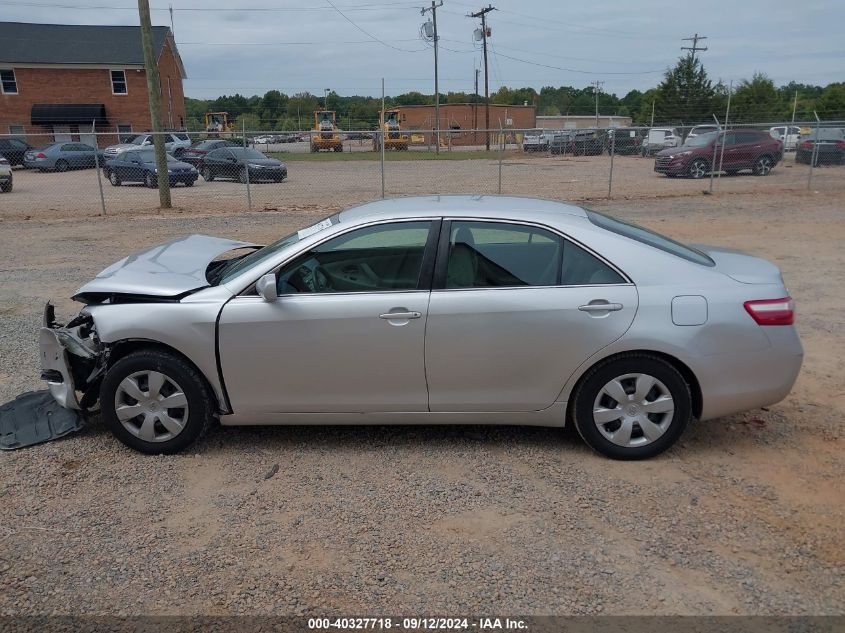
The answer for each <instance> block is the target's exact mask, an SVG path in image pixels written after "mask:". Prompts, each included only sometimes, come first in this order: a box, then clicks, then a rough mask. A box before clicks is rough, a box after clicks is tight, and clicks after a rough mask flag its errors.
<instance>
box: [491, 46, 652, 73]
mask: <svg viewBox="0 0 845 633" xmlns="http://www.w3.org/2000/svg"><path fill="white" fill-rule="evenodd" d="M496 55H497V56H499V57H504V58H505V59H511V60H513V61H515V62H522V63H523V64H531V65H532V66H540V67H541V68H551V69H552V70H562V71H565V72H568V73H580V74H582V75H654V74H658V73H662V72H663V70H641V71H636V72H635V71H613V72H611V71H604V72H597V71H594V70H578V69H576V68H564V67H562V66H552V65H551V64H541V63H540V62H532V61H529V60H527V59H520V58H519V57H512V56H511V55H505V54H504V53H499V52H498V51H497V52H496Z"/></svg>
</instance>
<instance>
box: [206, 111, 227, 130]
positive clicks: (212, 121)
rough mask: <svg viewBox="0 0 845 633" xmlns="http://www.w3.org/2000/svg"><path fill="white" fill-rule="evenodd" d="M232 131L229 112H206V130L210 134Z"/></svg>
mask: <svg viewBox="0 0 845 633" xmlns="http://www.w3.org/2000/svg"><path fill="white" fill-rule="evenodd" d="M231 131H232V129H231V128H230V127H229V113H228V112H206V113H205V132H206V134H208V136H220V135H221V134H229V133H231Z"/></svg>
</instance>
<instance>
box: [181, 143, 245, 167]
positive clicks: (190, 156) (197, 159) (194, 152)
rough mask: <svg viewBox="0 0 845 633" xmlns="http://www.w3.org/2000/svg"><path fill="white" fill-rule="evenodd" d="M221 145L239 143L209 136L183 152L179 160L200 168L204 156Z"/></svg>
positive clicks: (228, 145)
mask: <svg viewBox="0 0 845 633" xmlns="http://www.w3.org/2000/svg"><path fill="white" fill-rule="evenodd" d="M220 147H237V143H235V142H233V141H230V140H227V139H222V138H209V139H205V140H204V141H197V142H196V143H194V144H193V145H191V146H190V147H189V148H188V149H186V150H185V151H183V152H182V155H181V156H180V157H179V160H181V161H182V162H183V163H190V164H191V165H193V166H194V167H197V168H199V165H200V163H201V162H202V159H203V156H205V155H206V154H208V153H209V152H210V151H211V150H215V149H218V148H220Z"/></svg>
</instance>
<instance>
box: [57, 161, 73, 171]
mask: <svg viewBox="0 0 845 633" xmlns="http://www.w3.org/2000/svg"><path fill="white" fill-rule="evenodd" d="M68 167H70V165H69V164H68V162H67V161H66V160H64V159H63V158H60V159H59V160H57V161H56V171H67V170H68Z"/></svg>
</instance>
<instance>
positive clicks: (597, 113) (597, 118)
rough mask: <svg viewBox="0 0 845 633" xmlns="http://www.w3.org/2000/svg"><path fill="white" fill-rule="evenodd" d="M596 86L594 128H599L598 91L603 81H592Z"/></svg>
mask: <svg viewBox="0 0 845 633" xmlns="http://www.w3.org/2000/svg"><path fill="white" fill-rule="evenodd" d="M593 83H594V84H595V86H596V89H595V93H596V128H598V127H599V89H600V88H601V86H602V85H603V84H604V82H603V81H594V82H593Z"/></svg>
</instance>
